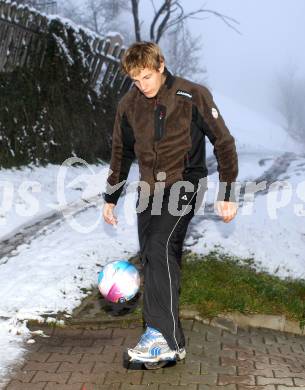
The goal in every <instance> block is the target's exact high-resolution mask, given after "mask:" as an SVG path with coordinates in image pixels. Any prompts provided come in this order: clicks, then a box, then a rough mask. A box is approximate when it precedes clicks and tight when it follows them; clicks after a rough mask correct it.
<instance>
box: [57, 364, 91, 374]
mask: <svg viewBox="0 0 305 390" xmlns="http://www.w3.org/2000/svg"><path fill="white" fill-rule="evenodd" d="M93 367H94V363H93V362H88V363H82V364H81V363H68V362H62V363H61V364H60V366H59V367H58V369H57V372H58V373H61V372H81V373H83V374H89V373H90V372H91V371H92V369H93Z"/></svg>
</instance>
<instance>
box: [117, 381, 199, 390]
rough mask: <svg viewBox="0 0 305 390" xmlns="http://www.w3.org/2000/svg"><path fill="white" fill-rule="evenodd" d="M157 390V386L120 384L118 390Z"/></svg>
mask: <svg viewBox="0 0 305 390" xmlns="http://www.w3.org/2000/svg"><path fill="white" fill-rule="evenodd" d="M161 386H162V385H161ZM175 387H176V386H175ZM158 389H159V390H160V387H158V384H154V385H149V386H147V385H129V384H126V383H122V386H121V388H120V390H158ZM194 390H195V389H194Z"/></svg>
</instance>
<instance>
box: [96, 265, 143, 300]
mask: <svg viewBox="0 0 305 390" xmlns="http://www.w3.org/2000/svg"><path fill="white" fill-rule="evenodd" d="M98 288H99V291H100V293H101V294H102V295H103V297H104V298H105V299H106V300H107V301H110V302H114V303H123V302H126V301H129V300H130V299H132V298H133V297H134V296H135V295H136V294H137V292H138V291H139V288H140V274H139V271H138V270H137V268H136V267H135V266H134V265H133V264H131V263H129V262H128V261H127V260H116V261H112V262H110V263H108V264H106V265H105V266H104V267H103V269H102V271H101V272H100V273H99V275H98Z"/></svg>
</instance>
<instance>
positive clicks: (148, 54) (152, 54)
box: [121, 41, 164, 76]
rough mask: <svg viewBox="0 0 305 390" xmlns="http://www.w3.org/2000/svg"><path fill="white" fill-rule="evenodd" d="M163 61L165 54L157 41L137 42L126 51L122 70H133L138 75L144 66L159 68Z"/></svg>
mask: <svg viewBox="0 0 305 390" xmlns="http://www.w3.org/2000/svg"><path fill="white" fill-rule="evenodd" d="M161 62H164V56H163V54H162V52H161V49H160V47H159V46H158V45H157V44H156V43H154V42H148V41H141V42H135V43H134V44H132V45H131V46H130V47H129V48H128V49H127V50H126V51H125V53H124V55H123V58H122V61H121V70H122V72H124V73H125V74H129V73H130V72H132V73H133V74H134V76H136V75H137V74H138V73H139V72H140V71H141V69H144V68H149V69H154V70H159V68H160V66H161Z"/></svg>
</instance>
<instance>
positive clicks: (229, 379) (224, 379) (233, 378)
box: [218, 374, 255, 385]
mask: <svg viewBox="0 0 305 390" xmlns="http://www.w3.org/2000/svg"><path fill="white" fill-rule="evenodd" d="M239 383H240V384H246V385H255V378H254V375H226V374H220V375H219V377H218V384H219V385H229V384H239Z"/></svg>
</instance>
